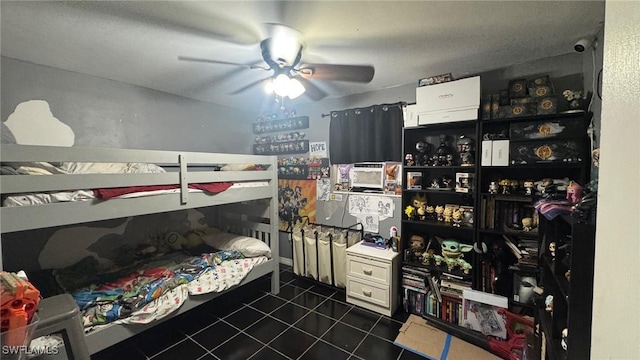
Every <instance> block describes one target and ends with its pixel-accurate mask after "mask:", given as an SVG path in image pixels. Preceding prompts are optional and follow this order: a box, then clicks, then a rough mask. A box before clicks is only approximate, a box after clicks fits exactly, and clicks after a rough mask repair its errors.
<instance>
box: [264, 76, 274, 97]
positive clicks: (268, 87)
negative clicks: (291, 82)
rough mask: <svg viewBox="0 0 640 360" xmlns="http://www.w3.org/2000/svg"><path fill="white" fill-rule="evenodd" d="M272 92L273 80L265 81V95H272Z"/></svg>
mask: <svg viewBox="0 0 640 360" xmlns="http://www.w3.org/2000/svg"><path fill="white" fill-rule="evenodd" d="M274 90H275V86H274V85H273V79H271V80H269V81H265V84H264V91H265V92H266V93H267V94H273V92H274Z"/></svg>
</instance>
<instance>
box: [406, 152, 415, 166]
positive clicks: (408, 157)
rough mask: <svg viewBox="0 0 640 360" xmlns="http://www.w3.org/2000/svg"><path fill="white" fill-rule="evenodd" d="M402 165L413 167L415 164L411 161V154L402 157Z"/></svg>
mask: <svg viewBox="0 0 640 360" xmlns="http://www.w3.org/2000/svg"><path fill="white" fill-rule="evenodd" d="M404 164H405V165H406V166H415V164H416V162H415V161H414V160H413V154H407V155H405V156H404Z"/></svg>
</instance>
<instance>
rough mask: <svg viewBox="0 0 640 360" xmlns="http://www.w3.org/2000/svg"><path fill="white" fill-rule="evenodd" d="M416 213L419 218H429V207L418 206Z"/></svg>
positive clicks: (423, 219)
mask: <svg viewBox="0 0 640 360" xmlns="http://www.w3.org/2000/svg"><path fill="white" fill-rule="evenodd" d="M416 214H417V215H418V220H422V221H425V220H427V209H426V208H425V207H424V206H420V207H419V208H417V210H416Z"/></svg>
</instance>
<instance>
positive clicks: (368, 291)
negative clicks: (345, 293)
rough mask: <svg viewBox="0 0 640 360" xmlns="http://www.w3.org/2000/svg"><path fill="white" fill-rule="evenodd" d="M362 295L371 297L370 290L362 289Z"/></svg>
mask: <svg viewBox="0 0 640 360" xmlns="http://www.w3.org/2000/svg"><path fill="white" fill-rule="evenodd" d="M362 293H363V294H364V296H368V297H371V290H364V289H362Z"/></svg>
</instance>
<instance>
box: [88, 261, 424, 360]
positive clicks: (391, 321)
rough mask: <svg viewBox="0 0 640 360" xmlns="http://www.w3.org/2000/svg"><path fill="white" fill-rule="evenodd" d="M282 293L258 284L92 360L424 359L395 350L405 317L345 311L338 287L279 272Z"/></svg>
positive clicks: (355, 309) (283, 267)
mask: <svg viewBox="0 0 640 360" xmlns="http://www.w3.org/2000/svg"><path fill="white" fill-rule="evenodd" d="M280 280H281V289H280V293H279V294H278V295H272V294H270V293H269V284H270V282H269V279H268V278H264V279H259V280H256V281H255V282H253V283H252V285H248V286H244V287H242V288H238V289H236V290H234V291H231V292H229V293H227V294H225V295H222V296H220V297H218V298H216V299H214V300H212V301H210V302H209V303H207V304H205V305H202V306H200V307H199V308H196V309H193V310H191V311H189V312H187V313H185V314H182V315H180V316H178V317H176V318H174V319H171V320H169V321H167V322H165V323H163V324H159V325H157V326H155V327H153V328H150V329H149V330H147V331H145V332H143V333H141V334H139V335H136V336H135V337H133V338H130V339H128V340H126V341H124V342H122V343H120V344H117V345H115V346H112V347H110V348H108V349H105V350H103V351H101V352H99V353H97V354H94V355H93V356H92V357H91V358H92V359H95V360H104V359H153V360H164V359H167V360H169V359H171V360H172V359H181V360H190V359H194V360H196V359H203V360H205V359H206V360H209V359H223V360H234V359H242V360H245V359H252V360H253V359H255V360H258V359H269V360H271V359H305V360H307V359H323V360H327V359H329V360H341V359H365V360H376V359H383V360H391V359H420V358H421V357H420V356H418V355H415V354H414V353H411V352H409V351H407V350H404V349H402V348H400V347H398V346H396V345H394V344H393V341H394V340H395V338H396V336H397V335H398V330H399V329H400V327H401V326H402V324H403V323H404V321H405V320H406V318H407V317H408V315H407V314H404V313H402V312H400V313H399V314H396V315H394V317H392V318H390V317H387V316H382V315H379V314H376V313H373V312H370V311H367V310H364V309H362V308H359V307H356V306H353V305H351V304H347V303H346V301H345V293H344V291H341V290H339V289H336V288H332V287H325V286H322V285H320V284H318V283H315V282H312V281H308V280H305V279H303V278H299V277H297V276H295V275H294V274H293V273H292V272H291V267H289V266H286V265H281V271H280Z"/></svg>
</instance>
